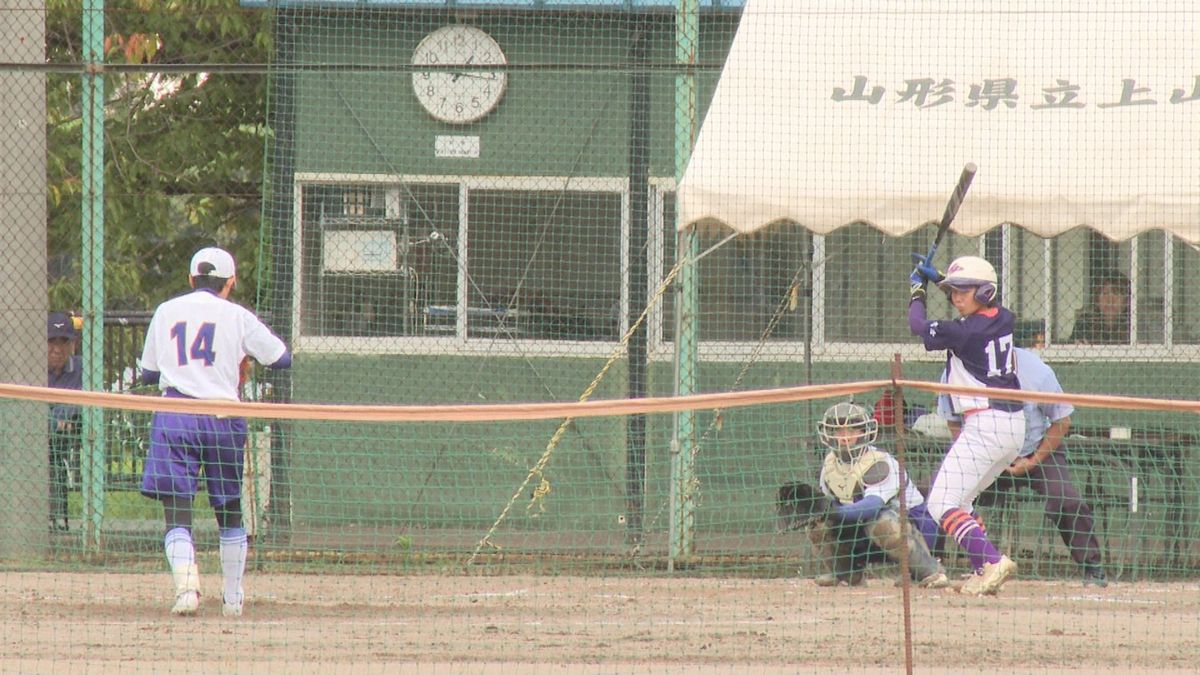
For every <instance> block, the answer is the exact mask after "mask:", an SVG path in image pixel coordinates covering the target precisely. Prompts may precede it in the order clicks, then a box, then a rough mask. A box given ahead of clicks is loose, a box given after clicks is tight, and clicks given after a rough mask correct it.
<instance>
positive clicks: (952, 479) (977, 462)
mask: <svg viewBox="0 0 1200 675" xmlns="http://www.w3.org/2000/svg"><path fill="white" fill-rule="evenodd" d="M1024 442H1025V411H1023V410H1018V411H1016V412H1003V411H1000V410H992V409H990V408H989V409H987V410H980V411H979V412H976V413H972V414H970V415H967V416H966V419H964V420H963V426H962V431H961V432H960V433H959V434H958V440H956V441H954V443H953V444H952V445H951V446H950V449H949V450H948V451H946V457H945V459H943V460H942V466H941V467H940V468H938V472H937V475H936V476H934V478H933V485H932V486H931V487H930V488H929V499H928V504H929V514H930V515H932V516H933V518H934V520H936V521H937V522H938V524H939V525H940V524H941V522H942V516H944V515H945V514H946V512H947V511H949V510H950V509H953V508H960V509H962V510H964V511H968V512H969V511H971V508H972V505H973V504H974V503H975V498H976V497H978V496H979V493H980V492H983V491H984V490H986V489H987V487H988V486H989V485H991V484H992V483H993V482H995V480H996V478H997V477H998V476H999V475H1000V474H1001V473H1002V472H1003V471H1004V470H1005V469H1006V468H1008V466H1009V465H1010V464H1012V462H1013V460H1014V459H1016V458H1017V453H1018V452H1020V450H1021V446H1022V445H1023V444H1024Z"/></svg>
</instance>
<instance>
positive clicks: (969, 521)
mask: <svg viewBox="0 0 1200 675" xmlns="http://www.w3.org/2000/svg"><path fill="white" fill-rule="evenodd" d="M909 281H910V282H911V284H912V286H911V291H912V297H911V300H910V302H909V305H908V326H909V329H910V330H912V332H913V334H914V335H917V336H919V337H920V338H921V340H922V342H924V344H925V349H926V350H927V351H934V350H939V349H945V350H947V354H946V380H947V382H948V383H950V384H955V385H961V386H967V387H987V388H989V389H993V390H995V391H996V394H1001V393H1002V392H1003V391H1004V390H1006V389H1010V390H1011V389H1019V388H1020V383H1019V382H1018V380H1017V373H1016V366H1015V363H1014V358H1013V325H1014V323H1015V321H1016V319H1015V317H1014V316H1013V314H1012V312H1010V311H1008V310H1007V309H1005V308H1004V307H1000V306H998V305H997V304H996V293H997V290H998V289H997V278H996V270H995V268H993V267H992V265H991V263H989V262H988V261H986V260H984V259H983V258H979V257H976V256H963V257H961V258H958V259H956V260H954V261H953V262H951V263H950V267H949V268H948V269H947V270H946V274H945V275H942V274H941V273H940V272H938V271H937V270H936V269H935V268H933V267H932V266H931V265H930V264H929V263H928V261H926V260H924V258H920V260H918V264H917V269H916V270H914V271H913V273H912V275H910V277H909ZM930 281H932V282H934V283H936V284H938V285H939V286H940V287H941V288H942V289H943V290H944V291H946V293H947V295H948V296H949V298H950V302H951V304H953V305H954V308H955V309H956V310H958V314H959V317H958V318H957V319H954V320H953V321H936V320H935V321H930V320H929V319H927V318H926V315H925V287H926V284H927V283H928V282H930ZM950 405H951V408H952V409H953V411H954V413H955V414H957V415H960V416H961V417H962V420H963V423H962V430H961V432H960V433H959V435H958V438H957V439H955V441H954V442H953V443H952V444H951V445H950V449H949V450H948V451H947V452H946V457H945V459H943V460H942V465H941V467H939V468H938V472H937V475H935V476H934V478H933V485H932V486H930V488H929V513H930V515H932V516H933V517H934V518H935V519H936V520H937V521H938V522H939V523H941V527H942V530H943V531H944V532H945V533H946V534H947V535H949V536H950V537H953V538H954V541H956V542H958V544H959V546H961V547H962V548H963V549H965V550H966V553H967V557H968V559H969V560H970V562H971V566H972V567H973V568H974V570H975V574H974V575H972V576H971V578H970V579H968V580H967V582H966V583H965V584H963V587H962V592H963V593H967V594H970V595H984V594H993V593H995V592H996V591H998V590H999V589H1000V586H1001V585H1003V584H1004V582H1005V581H1007V580H1008V579H1009V577H1011V576H1013V575H1014V574H1016V572H1017V564H1016V563H1015V562H1013V561H1012V559H1010V558H1009V557H1008V556H1006V555H1003V554H1001V553H1000V551H998V550H997V549H996V547H995V546H994V545H993V544H992V542H991V540H989V539H988V537H987V534H986V533H985V532H984V530H983V528H982V527H980V525H979V523H978V522H977V521H976V520H975V519H974V518H973V517H972V515H971V514H972V508H973V505H974V502H975V498H976V497H978V496H979V493H980V492H983V490H984V489H986V488H987V487H988V486H989V485H991V484H992V482H994V481H995V480H996V477H997V476H999V475H1000V474H1001V472H1003V471H1004V470H1005V469H1007V468H1008V467H1009V465H1011V464H1012V463H1013V460H1015V459H1016V458H1017V453H1018V452H1019V451H1020V450H1021V445H1022V444H1023V443H1024V440H1025V413H1024V412H1023V410H1022V405H1021V403H1020V402H1019V401H1010V400H1005V399H1003V398H998V397H993V396H980V395H970V396H968V395H962V394H955V395H952V396H951V397H950Z"/></svg>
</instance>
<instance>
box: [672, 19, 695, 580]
mask: <svg viewBox="0 0 1200 675" xmlns="http://www.w3.org/2000/svg"><path fill="white" fill-rule="evenodd" d="M699 37H700V1H699V0H676V2H675V62H676V63H677V64H679V65H681V66H685V67H687V69H686V70H684V71H683V72H681V73H680V74H678V75H676V76H675V184H676V185H677V186H678V185H679V182H680V181H681V180H682V179H683V171H684V169H685V168H687V163H688V159H689V158H690V157H691V154H692V145H693V143H694V142H695V140H696V132H697V119H698V113H697V110H696V106H697V102H696V99H697V96H696V76H695V75H694V74H693V72H692V70H691V68H690V67H691V66H694V65H695V64H696V50H697V45H698V44H699ZM678 211H679V210H678V209H676V213H678ZM677 217H678V216H677ZM675 251H676V254H675V255H676V259H677V260H694V259H695V257H696V255H697V254H699V252H700V243H699V238H698V237H697V236H696V228H694V227H689V228H688V229H686V230H684V231H682V232H680V233H679V238H678V240H677V245H676V247H675ZM694 265H695V263H691V262H689V263H687V264H685V265H684V266H683V268H682V269H680V271H679V276H677V277H676V279H675V284H676V286H675V290H676V296H675V393H676V394H677V395H680V396H684V395H687V394H692V393H694V392H695V391H696V370H697V363H698V355H697V345H698V339H697V338H698V331H699V321H698V318H699V317H698V316H697V309H698V307H699V284H698V283H697V278H696V270H695V269H694ZM696 433H697V431H696V412H695V411H693V410H688V411H685V412H680V413H676V415H675V430H674V436H673V437H672V439H671V516H670V518H671V522H670V525H671V527H670V539H671V542H670V561H669V564H670V566H671V568H672V569H673V568H674V566H675V564H676V563H677V562H686V561H687V559H689V558H691V557H692V556H693V555H694V554H695V552H696V541H695V528H696V503H695V467H694V466H693V462H694V461H695V457H696V440H697V439H696Z"/></svg>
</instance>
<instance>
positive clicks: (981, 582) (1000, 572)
mask: <svg viewBox="0 0 1200 675" xmlns="http://www.w3.org/2000/svg"><path fill="white" fill-rule="evenodd" d="M1016 573H1017V563H1015V562H1013V561H1012V559H1011V558H1009V557H1008V556H1006V555H1005V556H1000V560H999V561H998V562H994V563H984V564H983V569H982V570H980V572H979V574H976V575H974V576H972V577H971V578H970V579H968V580H967V583H965V584H963V587H962V592H963V593H966V594H967V595H995V594H996V591H999V590H1000V587H1001V586H1003V585H1004V582H1006V581H1008V579H1009V577H1012V576H1013V575H1015V574H1016Z"/></svg>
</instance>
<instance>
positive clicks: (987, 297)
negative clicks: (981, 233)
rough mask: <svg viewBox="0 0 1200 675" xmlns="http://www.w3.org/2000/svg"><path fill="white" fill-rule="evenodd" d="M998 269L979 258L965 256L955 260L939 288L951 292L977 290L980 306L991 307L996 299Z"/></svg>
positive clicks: (939, 283)
mask: <svg viewBox="0 0 1200 675" xmlns="http://www.w3.org/2000/svg"><path fill="white" fill-rule="evenodd" d="M996 281H997V279H996V268H995V267H992V264H991V263H990V262H988V261H986V260H984V259H983V258H980V257H979V256H974V255H964V256H962V257H961V258H955V259H954V262H952V263H950V267H948V268H946V276H945V278H944V279H942V280H941V281H939V282H938V286H939V287H940V288H941V289H942V290H944V291H947V292H948V291H949V289H951V288H953V289H956V290H960V291H961V290H966V289H968V288H974V289H975V299H976V300H978V301H979V302H980V304H984V305H990V304H992V302H993V301H994V300H995V299H996Z"/></svg>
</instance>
